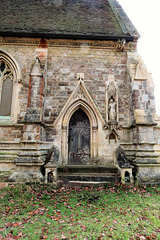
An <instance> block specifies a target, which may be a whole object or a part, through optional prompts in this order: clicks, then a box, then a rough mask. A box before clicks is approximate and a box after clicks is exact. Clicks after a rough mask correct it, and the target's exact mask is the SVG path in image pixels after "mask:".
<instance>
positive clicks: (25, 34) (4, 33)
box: [0, 31, 134, 41]
mask: <svg viewBox="0 0 160 240" xmlns="http://www.w3.org/2000/svg"><path fill="white" fill-rule="evenodd" d="M0 36H2V37H3V36H4V37H20V38H22V37H30V38H48V39H49V38H55V39H84V40H113V41H117V40H118V39H123V38H125V40H126V41H133V40H134V37H133V36H127V35H126V36H124V35H123V36H109V35H77V34H54V33H34V32H10V31H9V32H7V31H0Z"/></svg>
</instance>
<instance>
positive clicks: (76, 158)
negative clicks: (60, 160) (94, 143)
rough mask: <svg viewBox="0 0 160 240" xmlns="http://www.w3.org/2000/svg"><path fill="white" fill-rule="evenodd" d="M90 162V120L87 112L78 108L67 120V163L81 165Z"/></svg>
mask: <svg viewBox="0 0 160 240" xmlns="http://www.w3.org/2000/svg"><path fill="white" fill-rule="evenodd" d="M89 162H90V121H89V118H88V116H87V114H86V113H85V112H84V111H83V110H82V109H80V108H79V109H78V110H77V111H75V112H74V114H73V115H72V117H71V119H70V122H69V135H68V164H70V165H83V164H88V163H89Z"/></svg>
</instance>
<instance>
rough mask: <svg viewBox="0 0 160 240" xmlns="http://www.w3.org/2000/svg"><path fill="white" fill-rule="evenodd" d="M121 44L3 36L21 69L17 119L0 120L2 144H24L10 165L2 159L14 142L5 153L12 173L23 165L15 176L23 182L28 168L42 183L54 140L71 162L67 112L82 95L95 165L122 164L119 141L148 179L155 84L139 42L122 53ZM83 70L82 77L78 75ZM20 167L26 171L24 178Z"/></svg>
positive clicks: (0, 42) (0, 43)
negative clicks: (118, 157) (113, 116)
mask: <svg viewBox="0 0 160 240" xmlns="http://www.w3.org/2000/svg"><path fill="white" fill-rule="evenodd" d="M42 42H43V44H41V43H42ZM44 43H45V44H44ZM116 46H117V45H116V42H114V41H85V40H59V39H57V40H45V41H44V40H43V41H42V40H41V39H24V38H23V39H16V38H5V39H4V38H2V39H0V49H1V51H4V53H5V52H7V53H8V54H10V55H11V56H12V57H13V58H14V59H15V60H16V62H17V63H18V65H19V67H20V71H21V88H20V91H19V96H18V99H17V101H19V105H20V111H19V114H18V122H17V124H15V125H13V124H11V122H10V124H8V125H7V123H6V124H5V118H3V117H1V118H3V119H0V120H1V126H0V128H1V132H0V150H3V142H4V141H6V142H7V141H9V142H10V143H14V142H17V143H19V145H18V146H16V154H14V158H13V159H12V158H10V160H9V164H10V168H9V165H7V164H8V163H6V167H5V157H4V156H5V155H6V153H7V151H8V153H9V152H10V153H11V151H10V149H9V147H7V149H6V152H5V153H4V152H3V151H2V154H1V155H2V156H3V157H2V156H1V159H2V158H3V159H2V162H3V167H4V168H5V169H7V171H9V169H13V166H14V167H15V169H16V171H17V172H15V173H14V174H13V175H12V177H11V178H12V179H13V178H14V176H16V179H18V181H20V182H21V181H22V182H23V179H24V181H26V180H25V179H26V178H27V177H28V176H31V175H30V174H29V172H36V174H35V175H36V176H38V180H37V181H38V182H40V181H41V180H42V175H41V174H39V172H40V167H41V165H42V164H43V163H44V162H45V158H46V156H47V150H48V149H49V148H50V147H51V146H52V145H53V144H54V145H55V146H56V147H57V148H58V150H59V152H60V154H59V162H58V164H67V159H66V158H67V156H68V155H67V151H68V150H67V148H68V145H67V141H68V139H67V138H68V135H67V134H68V125H69V119H70V117H71V116H70V115H69V114H68V115H67V111H68V109H72V108H71V105H72V104H73V105H74V102H76V101H77V102H78V101H79V102H80V103H79V104H80V105H79V106H81V107H82V108H84V109H85V107H86V106H87V107H88V109H89V108H90V109H89V110H88V114H91V115H92V117H91V115H90V116H88V117H89V119H90V121H91V125H92V126H91V152H92V153H91V156H92V158H93V159H92V161H93V163H94V164H98V165H105V166H107V165H115V164H117V163H116V159H115V156H114V152H115V149H116V148H117V147H118V146H119V145H121V146H122V147H123V148H124V149H125V151H126V153H127V155H128V157H129V159H130V161H131V163H133V165H134V166H135V169H136V171H137V172H138V171H139V175H138V174H137V179H138V178H139V181H140V182H143V174H142V173H143V168H145V174H146V171H147V170H146V165H145V164H151V162H152V163H154V164H156V162H157V159H158V158H159V146H158V147H157V148H156V147H155V145H156V142H159V138H158V134H159V129H158V128H156V127H155V126H156V124H157V123H156V121H155V119H153V114H154V113H155V104H154V88H153V82H152V79H151V76H150V74H149V73H148V71H147V69H146V67H145V65H144V64H143V62H142V60H141V58H140V56H139V55H138V54H137V52H136V41H135V42H128V43H127V44H126V46H125V48H124V49H123V51H121V50H118V49H117V48H116ZM77 73H81V74H80V76H83V79H77ZM111 83H113V84H111ZM109 84H111V87H108V86H109ZM107 87H108V88H107ZM112 88H113V89H112ZM107 91H110V93H108V92H107ZM111 93H112V95H114V101H115V103H116V110H115V111H116V119H115V120H114V121H109V119H108V108H109V99H108V98H109V96H110V95H109V94H111ZM77 97H78V98H79V99H78V98H77ZM83 103H84V104H83ZM14 104H15V106H16V104H17V103H16V102H15V103H14ZM85 104H88V105H85ZM77 106H78V105H77ZM87 107H86V109H87ZM92 111H93V114H92ZM2 120H3V121H2ZM67 121H68V122H67ZM157 121H158V120H157ZM2 123H3V125H2ZM67 124H68V125H67ZM110 136H112V138H110ZM11 145H12V144H11ZM156 146H157V145H156ZM148 152H150V155H148ZM11 155H12V154H11ZM148 156H149V157H148ZM52 158H53V160H54V157H53V156H52ZM147 159H148V160H147ZM151 160H153V161H151ZM14 164H15V165H14ZM138 164H139V165H138ZM140 164H141V165H140ZM54 167H55V166H52V168H53V169H54ZM154 167H156V166H154ZM18 169H19V170H18ZM20 171H22V172H23V171H24V172H25V176H24V178H23V176H22V175H23V174H19V172H20ZM47 171H48V170H47ZM158 174H159V173H158ZM33 175H34V174H33ZM35 175H34V177H33V179H34V181H36V176H35ZM153 177H154V178H155V179H156V177H155V176H153ZM31 178H32V177H31ZM16 181H17V180H16ZM27 181H28V182H30V180H27Z"/></svg>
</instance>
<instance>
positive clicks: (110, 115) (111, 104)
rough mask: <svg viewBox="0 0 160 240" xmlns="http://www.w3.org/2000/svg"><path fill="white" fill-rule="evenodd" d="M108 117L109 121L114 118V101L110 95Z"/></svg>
mask: <svg viewBox="0 0 160 240" xmlns="http://www.w3.org/2000/svg"><path fill="white" fill-rule="evenodd" d="M108 118H109V120H110V121H115V120H116V103H115V101H114V99H113V98H112V97H111V98H110V100H109V106H108Z"/></svg>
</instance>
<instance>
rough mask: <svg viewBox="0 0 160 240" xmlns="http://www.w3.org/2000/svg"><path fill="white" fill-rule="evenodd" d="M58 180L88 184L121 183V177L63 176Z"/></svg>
mask: <svg viewBox="0 0 160 240" xmlns="http://www.w3.org/2000/svg"><path fill="white" fill-rule="evenodd" d="M58 180H62V181H64V182H70V181H87V182H114V183H116V182H119V181H120V177H119V176H117V175H99V176H98V175H93V174H92V175H61V176H58Z"/></svg>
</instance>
